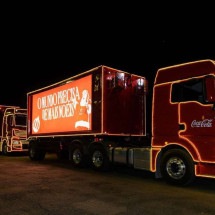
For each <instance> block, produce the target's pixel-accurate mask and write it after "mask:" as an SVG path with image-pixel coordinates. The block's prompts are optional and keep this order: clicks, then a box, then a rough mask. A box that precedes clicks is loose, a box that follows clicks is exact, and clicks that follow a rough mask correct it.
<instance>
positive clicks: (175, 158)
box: [161, 149, 195, 185]
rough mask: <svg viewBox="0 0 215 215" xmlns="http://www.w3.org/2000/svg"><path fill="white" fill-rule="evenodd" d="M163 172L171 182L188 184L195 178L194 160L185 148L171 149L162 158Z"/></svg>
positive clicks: (167, 180) (165, 177)
mask: <svg viewBox="0 0 215 215" xmlns="http://www.w3.org/2000/svg"><path fill="white" fill-rule="evenodd" d="M161 174H162V176H163V177H164V179H165V180H166V182H168V183H170V184H174V185H188V184H190V183H191V182H192V181H193V180H194V178H195V171H194V163H193V160H192V158H191V157H190V155H189V154H188V153H187V152H185V151H184V150H181V149H172V150H169V151H167V152H165V154H164V155H163V157H162V159H161Z"/></svg>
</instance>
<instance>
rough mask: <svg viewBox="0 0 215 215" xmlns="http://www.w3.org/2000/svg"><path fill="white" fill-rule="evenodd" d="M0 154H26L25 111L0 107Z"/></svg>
mask: <svg viewBox="0 0 215 215" xmlns="http://www.w3.org/2000/svg"><path fill="white" fill-rule="evenodd" d="M0 126H1V128H0V132H1V136H0V152H1V153H2V154H3V155H8V154H10V153H12V152H26V153H27V152H28V141H27V130H26V129H27V109H22V108H20V107H17V106H7V105H0Z"/></svg>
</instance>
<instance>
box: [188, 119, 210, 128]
mask: <svg viewBox="0 0 215 215" xmlns="http://www.w3.org/2000/svg"><path fill="white" fill-rule="evenodd" d="M212 123H213V119H204V120H200V121H197V120H193V121H192V123H191V127H192V128H194V127H198V128H200V127H212V126H213V125H212Z"/></svg>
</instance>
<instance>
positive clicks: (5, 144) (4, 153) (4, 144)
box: [2, 142, 8, 156]
mask: <svg viewBox="0 0 215 215" xmlns="http://www.w3.org/2000/svg"><path fill="white" fill-rule="evenodd" d="M2 155H4V156H6V155H8V152H7V143H5V142H4V143H3V146H2Z"/></svg>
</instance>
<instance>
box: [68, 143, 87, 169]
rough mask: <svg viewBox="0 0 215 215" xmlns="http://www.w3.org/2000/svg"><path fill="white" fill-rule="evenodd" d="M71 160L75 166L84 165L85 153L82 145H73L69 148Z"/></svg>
mask: <svg viewBox="0 0 215 215" xmlns="http://www.w3.org/2000/svg"><path fill="white" fill-rule="evenodd" d="M69 153H70V154H69V160H70V161H71V163H72V165H73V166H74V167H83V166H84V154H83V150H82V148H81V147H80V146H72V147H71V148H70V150H69Z"/></svg>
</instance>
